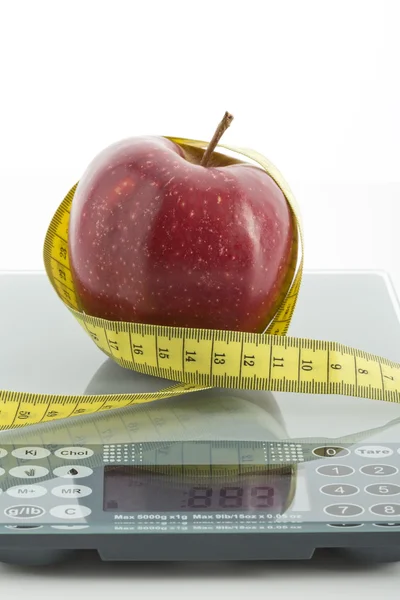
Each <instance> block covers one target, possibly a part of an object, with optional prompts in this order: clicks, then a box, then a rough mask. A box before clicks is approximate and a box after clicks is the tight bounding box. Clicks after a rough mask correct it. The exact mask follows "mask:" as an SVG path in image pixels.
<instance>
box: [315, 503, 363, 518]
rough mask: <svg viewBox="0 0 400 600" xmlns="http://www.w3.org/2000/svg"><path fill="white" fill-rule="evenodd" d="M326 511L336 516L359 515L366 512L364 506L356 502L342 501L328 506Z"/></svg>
mask: <svg viewBox="0 0 400 600" xmlns="http://www.w3.org/2000/svg"><path fill="white" fill-rule="evenodd" d="M324 511H325V512H326V514H327V515H331V516H334V517H356V516H357V515H361V514H362V513H363V512H364V509H363V508H362V506H357V505H356V504H344V503H342V504H331V505H330V506H326V507H325V508H324Z"/></svg>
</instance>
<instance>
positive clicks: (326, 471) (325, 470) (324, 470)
mask: <svg viewBox="0 0 400 600" xmlns="http://www.w3.org/2000/svg"><path fill="white" fill-rule="evenodd" d="M316 471H317V473H319V474H320V475H325V476H326V477H348V476H349V475H353V473H355V470H354V469H353V467H348V466H347V465H321V466H320V467H318V469H316Z"/></svg>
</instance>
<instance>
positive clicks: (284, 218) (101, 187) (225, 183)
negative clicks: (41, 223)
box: [69, 137, 294, 332]
mask: <svg viewBox="0 0 400 600" xmlns="http://www.w3.org/2000/svg"><path fill="white" fill-rule="evenodd" d="M202 156H203V151H202V150H199V151H196V150H190V149H189V148H188V147H187V146H186V145H184V144H182V145H178V144H176V143H174V142H172V141H170V140H168V139H166V138H163V137H133V138H130V139H126V140H122V141H120V142H118V143H115V144H113V145H111V146H110V147H108V148H106V149H105V150H103V151H102V152H101V153H100V154H99V155H98V156H97V157H95V158H94V160H93V161H92V163H91V164H90V165H89V167H88V169H87V170H86V172H85V173H84V175H83V177H82V178H81V180H80V182H79V184H78V186H77V189H76V192H75V196H74V199H73V202H72V208H71V215H70V225H69V254H70V263H71V269H72V273H73V279H74V282H75V285H76V289H77V293H78V297H79V299H80V302H81V305H82V308H83V310H84V311H85V312H86V313H87V314H89V315H92V316H98V317H102V318H105V319H112V320H116V321H121V320H123V321H129V322H138V323H149V324H157V325H172V326H182V327H201V328H213V329H229V330H238V331H250V332H261V331H263V330H264V329H265V327H266V326H267V325H268V323H269V322H270V320H271V319H272V317H273V316H274V314H275V312H276V309H277V300H278V299H279V296H280V294H281V293H282V292H283V291H286V290H287V288H288V286H289V285H290V283H291V281H290V278H289V264H290V260H291V258H292V248H293V237H294V223H293V221H292V215H291V212H290V209H289V207H288V204H287V202H286V199H285V197H284V195H283V193H282V191H281V190H280V188H279V187H278V186H277V185H276V183H275V182H274V181H273V180H272V178H271V177H270V176H269V175H268V174H267V173H265V172H264V171H263V170H262V169H261V168H258V167H256V166H253V165H250V164H246V163H242V162H239V161H237V160H234V159H230V158H228V157H226V156H224V155H223V154H217V153H214V154H213V155H212V157H211V160H210V164H209V165H208V166H202V165H201V164H200V162H201V157H202Z"/></svg>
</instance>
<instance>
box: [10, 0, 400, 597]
mask: <svg viewBox="0 0 400 600" xmlns="http://www.w3.org/2000/svg"><path fill="white" fill-rule="evenodd" d="M399 22H400V5H399V3H398V2H397V1H396V0H393V1H385V0H376V1H370V0H360V1H356V0H334V1H328V0H319V1H318V0H316V1H310V0H301V1H296V0H294V1H288V0H279V1H278V0H276V1H275V2H273V1H266V0H259V1H254V0H246V1H242V2H238V1H235V0H230V1H222V0H211V1H210V0H201V1H200V2H194V1H190V0H185V1H181V2H179V1H176V0H164V1H159V2H157V1H155V0H153V1H151V0H142V1H141V2H135V1H130V2H129V1H125V2H124V1H119V0H109V1H108V2H103V1H93V2H91V1H88V0H86V1H85V0H80V1H76V0H69V1H68V2H64V3H61V2H51V1H48V2H46V1H43V0H35V1H34V2H31V1H29V0H27V1H22V0H19V1H15V2H11V1H10V0H9V1H7V0H2V1H1V3H0V193H1V196H0V198H1V203H0V269H42V244H43V238H44V235H45V232H46V229H47V226H48V223H49V220H50V218H51V217H52V215H53V213H54V211H55V210H56V208H57V206H58V204H59V202H60V201H61V199H62V198H63V197H64V195H65V193H66V192H67V191H68V190H69V188H70V187H71V186H72V185H73V184H74V183H75V182H76V181H77V180H78V179H79V178H80V176H81V174H82V173H83V171H84V170H85V168H86V166H87V164H88V163H89V162H90V160H91V159H92V158H93V157H94V155H95V154H97V152H99V151H100V150H101V149H103V147H105V146H107V145H108V144H110V143H112V142H114V141H116V140H118V139H120V138H123V137H127V136H131V135H135V136H136V135H141V134H156V135H157V134H160V135H177V136H183V137H194V138H199V139H205V140H207V139H209V138H210V137H211V135H212V133H213V130H214V128H215V126H216V124H217V122H218V121H219V119H220V118H221V116H222V114H223V112H224V111H225V110H229V111H231V112H232V113H233V114H234V116H235V120H234V123H233V124H232V126H231V128H230V129H229V130H228V132H227V133H226V135H225V141H226V142H227V143H231V144H234V143H236V144H238V145H242V146H249V147H253V148H255V149H257V150H258V151H260V152H262V153H263V154H265V155H266V156H268V157H269V158H270V159H271V160H272V161H273V162H274V163H275V164H276V165H277V166H278V167H279V169H280V170H281V171H282V172H283V174H284V176H285V177H286V179H287V180H288V181H289V183H290V185H291V187H292V189H293V191H294V193H295V195H296V197H297V200H298V202H299V204H300V206H301V209H302V213H303V219H304V227H305V240H306V253H305V264H306V267H307V268H310V269H314V268H350V267H352V268H374V269H376V268H378V269H384V270H386V271H388V272H389V274H390V275H391V277H392V279H393V280H394V282H395V284H396V285H397V288H398V289H400V269H399V267H398V256H399V253H400V240H399V236H398V226H399V225H398V224H399V217H400V160H399V158H400V157H399V140H400V84H399V59H400V35H399V31H400V28H399ZM313 569H314V567H310V566H304V567H298V566H290V565H287V566H283V567H282V566H281V567H279V568H278V567H274V566H273V565H272V566H269V567H260V566H258V567H251V568H250V567H241V568H239V569H233V568H230V567H228V568H222V567H221V568H220V567H210V569H208V568H203V567H199V569H198V570H196V568H195V567H194V568H191V569H190V573H189V574H187V571H184V570H182V571H180V569H179V568H177V567H174V568H173V569H172V568H171V570H169V569H166V568H163V569H161V570H159V571H157V568H154V569H153V568H146V569H144V570H143V571H142V570H141V569H140V568H137V567H135V568H134V569H132V570H131V569H130V568H126V569H125V568H124V569H122V570H121V569H118V570H116V571H113V568H112V567H110V566H107V568H106V569H104V570H103V571H102V573H103V575H102V576H101V577H99V578H97V577H98V573H100V570H98V571H96V567H94V569H93V568H92V569H91V570H90V575H87V576H85V574H84V573H83V571H82V570H81V571H79V577H78V579H77V580H76V581H74V580H73V578H71V577H70V576H69V574H70V573H71V570H70V571H68V569H66V570H61V571H57V572H56V571H54V572H53V573H52V574H51V575H50V572H48V571H42V572H41V574H40V575H38V576H33V578H31V577H30V576H28V575H27V574H26V573H25V574H23V575H21V576H20V577H18V576H17V573H16V572H15V571H13V570H9V569H5V568H4V569H3V568H2V567H0V576H1V580H0V585H1V587H2V593H3V594H6V590H7V591H8V590H10V594H11V593H13V594H14V595H15V594H16V593H17V592H16V590H17V589H19V590H20V592H18V593H20V594H21V597H22V594H26V593H28V591H27V590H28V589H29V595H30V597H38V598H39V597H40V598H50V597H53V595H55V594H57V595H58V597H59V598H67V597H68V598H70V597H72V596H73V595H75V596H76V595H81V593H82V591H84V592H85V593H86V591H90V593H96V594H98V593H99V591H100V590H101V589H102V588H103V587H104V594H105V593H106V588H107V589H108V588H110V589H109V591H108V592H107V595H108V594H114V595H115V594H118V593H121V594H122V593H124V592H128V590H129V593H130V594H131V593H132V591H134V592H135V593H138V592H139V593H147V595H149V594H150V595H151V594H154V597H155V594H157V595H164V594H165V593H169V594H171V597H172V595H173V596H174V598H176V599H178V598H184V597H185V598H187V597H191V598H197V597H198V598H200V597H204V594H207V595H209V596H210V598H213V597H216V594H217V593H218V595H219V594H220V593H223V594H226V595H229V597H230V598H239V597H242V596H243V594H244V593H246V594H250V593H251V589H252V588H254V593H255V594H256V593H258V594H260V593H262V594H265V593H268V594H270V593H271V592H272V593H275V594H278V595H279V594H280V596H281V597H292V595H291V594H292V593H294V592H296V593H297V595H299V596H300V597H303V596H304V597H305V596H306V595H307V597H308V598H314V597H315V598H317V597H320V594H321V592H322V591H323V593H324V595H325V597H329V598H330V597H332V598H333V597H335V598H336V597H338V596H340V597H342V598H350V597H351V595H354V593H356V592H355V590H356V587H357V586H360V587H359V589H358V591H357V593H360V592H361V593H362V595H363V597H365V598H373V597H376V596H377V595H380V596H383V597H385V598H387V599H389V598H395V597H396V598H397V597H398V580H397V578H398V577H400V570H399V569H398V568H397V566H395V567H387V568H384V569H378V570H371V569H365V570H363V569H361V571H351V570H350V571H349V570H346V571H343V570H342V568H341V567H338V568H336V567H334V568H330V567H323V568H322V570H321V567H319V568H317V567H315V569H317V570H313ZM46 573H48V575H47V576H46ZM113 573H114V576H113ZM42 575H43V579H41V576H42ZM286 575H290V577H286ZM67 577H68V582H69V583H68V584H63V585H62V586H61V579H62V580H64V578H67ZM181 577H182V580H181V579H180V578H181ZM395 579H396V581H395ZM39 582H41V585H39ZM332 582H334V586H332ZM56 584H57V587H55V585H56ZM194 584H196V585H195V586H194ZM59 585H60V587H58V586H59ZM7 586H9V587H7ZM100 586H102V587H101V588H100ZM325 586H327V588H325ZM256 588H257V589H256ZM218 590H220V591H219V592H218ZM396 590H397V591H396ZM188 594H189V596H188ZM285 594H288V595H285ZM391 594H392V595H391ZM151 597H153V596H152V595H151Z"/></svg>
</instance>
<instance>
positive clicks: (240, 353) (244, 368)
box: [0, 137, 400, 429]
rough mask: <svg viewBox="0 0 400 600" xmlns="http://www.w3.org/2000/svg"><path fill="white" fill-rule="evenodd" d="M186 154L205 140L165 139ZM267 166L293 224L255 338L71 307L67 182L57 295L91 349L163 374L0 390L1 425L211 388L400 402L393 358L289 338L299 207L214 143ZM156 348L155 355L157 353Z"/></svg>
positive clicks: (49, 244)
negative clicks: (54, 390)
mask: <svg viewBox="0 0 400 600" xmlns="http://www.w3.org/2000/svg"><path fill="white" fill-rule="evenodd" d="M168 139H170V140H171V141H173V142H175V143H177V144H182V145H186V146H187V147H189V148H192V149H193V150H197V151H199V150H201V151H204V149H205V148H206V147H207V145H208V144H207V142H201V141H195V140H189V139H184V138H175V137H169V138H168ZM220 147H221V148H224V149H225V150H228V151H231V152H233V153H235V154H239V155H241V156H242V157H244V158H245V159H247V160H250V161H252V162H254V163H255V164H256V165H257V166H258V167H261V168H262V169H264V171H266V172H267V173H268V174H269V175H270V176H271V178H272V179H273V180H274V181H275V182H276V184H277V185H278V186H279V187H280V189H281V190H282V192H283V194H284V195H285V197H286V200H287V202H288V205H289V207H290V209H291V211H292V215H293V219H294V222H295V224H296V225H297V227H296V228H295V234H294V244H293V248H294V250H293V255H292V261H291V267H290V275H291V277H292V279H291V284H290V285H289V289H288V291H287V293H286V294H285V295H284V296H283V297H281V298H280V302H279V306H278V307H277V311H276V314H275V316H274V318H273V319H272V321H271V323H270V324H269V326H268V327H267V329H266V331H265V332H263V333H260V334H254V333H247V332H237V331H220V330H210V329H186V328H179V327H166V326H161V325H160V326H157V325H148V324H142V323H126V322H119V321H110V320H106V319H101V318H97V317H92V316H90V315H87V314H85V313H84V312H83V311H82V310H81V308H80V305H79V298H78V295H77V293H76V290H75V285H74V281H73V278H72V273H71V268H70V263H69V257H68V224H69V216H70V210H71V205H72V201H73V197H74V193H75V190H76V187H77V185H78V184H75V185H74V186H73V187H72V189H71V190H70V191H69V193H68V194H67V196H66V197H65V198H64V200H63V201H62V203H61V205H60V206H59V208H58V209H57V211H56V212H55V214H54V216H53V219H52V220H51V223H50V225H49V227H48V231H47V234H46V237H45V242H44V252H43V258H44V264H45V269H46V273H47V276H48V278H49V281H50V283H51V285H52V286H53V288H54V290H55V291H56V293H57V295H58V296H59V298H60V299H61V301H62V302H63V303H64V305H65V306H66V307H67V309H68V310H69V311H70V312H71V314H72V315H73V317H74V318H75V319H76V320H77V322H78V323H79V324H80V325H81V326H82V329H83V330H84V332H85V333H86V334H88V335H90V337H91V338H92V340H93V342H94V343H95V344H96V346H97V347H98V348H99V349H100V350H101V351H102V352H103V353H104V354H105V355H107V356H109V357H110V358H111V359H112V360H114V361H115V362H116V363H117V364H119V365H120V366H121V367H124V368H127V369H131V370H135V371H138V372H141V373H146V374H149V375H153V376H158V377H162V378H166V379H168V380H171V385H170V386H168V387H167V388H165V389H162V390H160V391H157V392H148V393H129V394H105V395H97V396H89V395H70V396H68V395H57V394H36V393H24V392H13V391H3V392H0V429H13V428H18V427H24V426H27V425H33V424H37V423H45V422H48V421H53V420H56V419H63V418H68V417H73V416H77V415H83V414H86V415H87V414H90V413H97V412H101V411H107V410H111V409H115V408H121V407H125V406H130V405H133V404H138V403H145V402H152V401H155V400H158V399H161V398H170V397H174V396H178V395H182V394H187V393H189V392H196V391H199V390H202V389H209V388H213V387H223V388H236V389H247V390H269V391H271V392H273V391H278V392H293V393H306V394H341V395H347V396H355V397H361V398H369V399H373V400H382V401H387V402H396V403H398V402H400V364H398V363H395V362H393V361H391V360H388V359H386V358H384V357H379V356H376V355H373V354H370V353H368V352H364V351H362V350H359V349H356V348H351V347H349V346H345V345H342V344H340V343H338V342H328V341H319V340H311V339H303V338H294V337H290V336H288V335H287V331H288V329H289V326H290V322H291V319H292V316H293V313H294V310H295V306H296V302H297V298H298V294H299V291H300V286H301V280H302V274H303V263H304V245H303V232H302V225H301V218H300V212H299V209H298V207H297V204H296V201H295V198H294V196H293V194H292V192H291V190H290V188H289V186H288V184H287V183H286V181H285V180H284V178H283V176H282V175H281V173H280V172H279V171H278V169H277V168H276V167H275V166H274V165H273V164H272V163H271V162H270V161H269V160H267V159H266V158H264V157H263V156H262V155H261V154H259V153H257V152H254V151H253V150H247V149H243V148H237V147H232V146H227V145H222V144H221V145H220ZM161 349H162V352H161Z"/></svg>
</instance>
